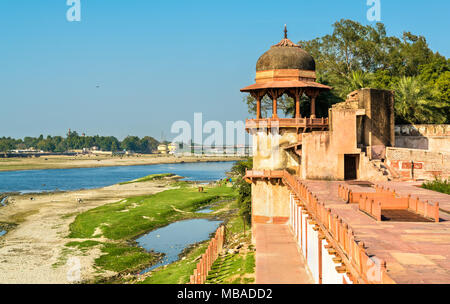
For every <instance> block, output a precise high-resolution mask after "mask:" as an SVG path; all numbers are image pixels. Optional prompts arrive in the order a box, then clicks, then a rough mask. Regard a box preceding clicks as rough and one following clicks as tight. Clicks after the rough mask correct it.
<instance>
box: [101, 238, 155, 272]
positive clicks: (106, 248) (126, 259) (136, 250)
mask: <svg viewBox="0 0 450 304" xmlns="http://www.w3.org/2000/svg"><path fill="white" fill-rule="evenodd" d="M102 252H103V253H105V254H104V255H102V256H101V257H99V258H97V259H96V260H95V264H96V265H97V266H99V267H101V268H102V269H106V270H111V271H115V272H126V271H128V272H132V271H135V270H139V269H142V268H143V267H145V266H147V265H150V264H151V263H153V262H154V261H155V257H154V256H153V255H152V254H151V253H148V252H146V251H145V249H143V248H140V247H131V246H129V245H126V244H112V243H107V244H103V248H102Z"/></svg>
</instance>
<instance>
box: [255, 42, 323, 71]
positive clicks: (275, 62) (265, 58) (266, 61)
mask: <svg viewBox="0 0 450 304" xmlns="http://www.w3.org/2000/svg"><path fill="white" fill-rule="evenodd" d="M286 69H296V70H303V71H315V70H316V62H315V61H314V58H313V57H312V56H311V55H310V54H308V52H306V51H305V50H303V49H302V48H301V47H300V46H299V45H297V44H295V43H293V42H292V41H291V40H289V39H287V35H285V38H284V39H283V40H281V41H280V43H278V44H276V45H274V46H272V47H271V48H270V50H268V51H267V52H266V53H264V54H263V55H262V56H261V57H260V58H259V59H258V62H257V64H256V71H257V72H260V71H269V70H286Z"/></svg>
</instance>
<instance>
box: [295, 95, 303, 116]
mask: <svg viewBox="0 0 450 304" xmlns="http://www.w3.org/2000/svg"><path fill="white" fill-rule="evenodd" d="M295 118H302V114H300V92H297V93H296V94H295Z"/></svg>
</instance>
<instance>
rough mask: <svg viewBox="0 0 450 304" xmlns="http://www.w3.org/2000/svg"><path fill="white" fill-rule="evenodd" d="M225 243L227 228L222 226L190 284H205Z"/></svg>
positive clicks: (201, 259) (198, 265)
mask: <svg viewBox="0 0 450 304" xmlns="http://www.w3.org/2000/svg"><path fill="white" fill-rule="evenodd" d="M224 243H225V226H220V227H219V229H217V231H216V235H215V237H214V238H213V239H212V240H211V241H210V242H209V245H208V248H207V249H206V252H205V253H204V254H203V255H202V257H201V258H200V261H199V262H198V263H197V268H196V269H194V274H193V275H191V277H190V282H189V284H204V283H205V282H206V278H207V277H208V273H209V271H210V270H211V267H212V265H213V264H214V262H215V261H216V260H217V258H218V257H219V254H220V253H221V252H222V250H223V245H224Z"/></svg>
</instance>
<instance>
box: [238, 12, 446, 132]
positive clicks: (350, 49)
mask: <svg viewBox="0 0 450 304" xmlns="http://www.w3.org/2000/svg"><path fill="white" fill-rule="evenodd" d="M299 44H300V45H301V46H302V48H304V49H305V50H306V51H308V52H309V53H310V54H311V55H312V56H313V57H314V59H315V61H316V72H317V81H318V82H320V83H323V84H327V85H329V86H332V87H333V90H332V91H331V92H327V93H323V94H321V95H320V96H319V98H318V100H317V110H316V112H317V113H318V114H319V116H322V117H326V116H327V115H328V108H329V107H330V106H331V105H332V104H335V103H338V102H342V101H344V100H345V99H346V96H347V95H348V94H349V93H350V92H352V91H354V90H357V89H361V88H374V89H385V90H393V91H395V101H396V102H395V114H396V123H417V124H420V123H432V124H433V123H436V124H439V123H450V60H449V59H447V58H446V57H445V56H442V55H441V54H439V53H438V52H433V51H432V50H431V49H430V48H429V46H428V43H427V40H426V38H425V37H423V36H417V35H414V34H412V33H410V32H404V33H403V35H402V36H401V37H395V36H388V35H387V34H386V27H385V25H384V24H382V23H377V24H376V25H367V26H364V25H362V24H360V23H358V22H355V21H352V20H344V19H343V20H340V21H338V22H336V23H335V24H334V25H333V33H331V34H328V35H325V36H323V37H319V38H316V39H313V40H309V41H300V42H299ZM244 101H245V102H246V103H247V105H248V107H249V111H250V113H255V100H254V99H253V98H252V97H251V96H249V95H248V96H245V98H244ZM279 103H280V105H279V108H280V109H281V110H282V111H283V112H284V114H285V115H293V113H294V108H295V107H294V101H293V99H292V98H290V97H288V96H286V95H285V96H283V97H282V98H281V99H280V101H279ZM301 108H302V115H304V116H309V99H308V98H306V97H305V96H303V98H302V104H301ZM262 110H263V112H264V113H265V115H267V113H268V112H270V110H271V101H270V100H269V99H268V98H267V97H266V98H265V99H264V100H263V103H262Z"/></svg>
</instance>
